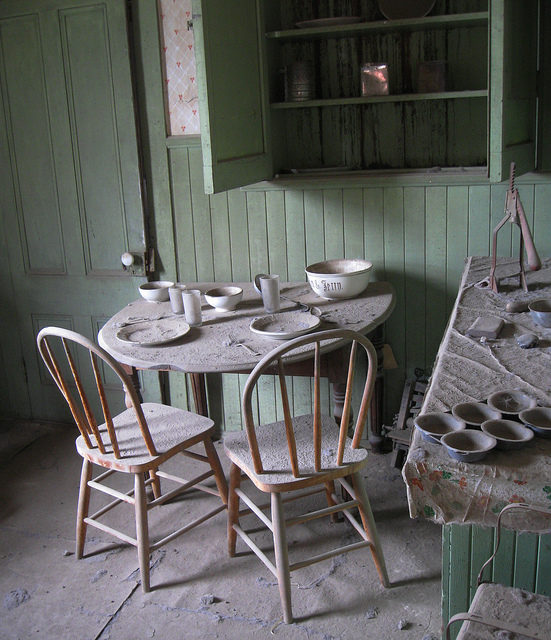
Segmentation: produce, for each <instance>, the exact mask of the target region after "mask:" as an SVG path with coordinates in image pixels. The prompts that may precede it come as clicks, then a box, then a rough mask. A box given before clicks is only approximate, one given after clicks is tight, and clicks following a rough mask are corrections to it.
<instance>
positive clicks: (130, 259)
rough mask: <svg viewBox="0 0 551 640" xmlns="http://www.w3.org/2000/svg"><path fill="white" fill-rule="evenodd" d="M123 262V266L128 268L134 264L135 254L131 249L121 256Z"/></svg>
mask: <svg viewBox="0 0 551 640" xmlns="http://www.w3.org/2000/svg"><path fill="white" fill-rule="evenodd" d="M121 262H122V264H123V268H124V269H127V268H128V267H131V266H132V265H133V264H134V256H133V255H132V254H131V253H130V252H129V251H125V252H124V253H123V254H122V256H121Z"/></svg>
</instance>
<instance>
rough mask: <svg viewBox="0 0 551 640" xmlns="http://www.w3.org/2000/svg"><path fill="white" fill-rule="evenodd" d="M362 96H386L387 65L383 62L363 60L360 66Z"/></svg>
mask: <svg viewBox="0 0 551 640" xmlns="http://www.w3.org/2000/svg"><path fill="white" fill-rule="evenodd" d="M361 86H362V96H364V97H366V96H386V95H388V94H389V90H388V65H387V64H386V63H385V62H365V63H364V64H362V67H361Z"/></svg>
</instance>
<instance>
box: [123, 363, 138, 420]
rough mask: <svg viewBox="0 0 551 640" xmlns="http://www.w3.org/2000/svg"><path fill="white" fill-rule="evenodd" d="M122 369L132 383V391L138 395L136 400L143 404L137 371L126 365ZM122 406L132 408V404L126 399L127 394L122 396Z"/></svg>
mask: <svg viewBox="0 0 551 640" xmlns="http://www.w3.org/2000/svg"><path fill="white" fill-rule="evenodd" d="M122 368H123V369H124V370H125V371H126V373H127V374H128V376H129V378H130V380H131V381H132V386H133V387H134V390H135V391H136V393H137V395H138V400H139V401H140V402H143V398H142V390H141V388H140V378H139V376H138V370H137V369H136V368H135V367H132V366H130V365H128V364H123V365H122ZM124 404H125V405H126V408H127V409H131V408H132V402H131V401H130V398H129V397H128V394H127V393H125V394H124Z"/></svg>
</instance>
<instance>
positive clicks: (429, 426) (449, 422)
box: [413, 411, 467, 444]
mask: <svg viewBox="0 0 551 640" xmlns="http://www.w3.org/2000/svg"><path fill="white" fill-rule="evenodd" d="M413 424H414V425H415V426H416V427H417V429H419V431H420V432H421V433H422V434H423V439H424V440H427V441H428V442H434V443H437V444H439V443H440V438H441V437H442V436H443V435H444V434H446V433H450V432H451V431H460V430H462V429H465V428H466V427H467V425H466V424H465V422H464V421H463V420H460V419H459V418H456V417H455V416H453V415H452V414H451V413H442V412H438V411H433V412H429V413H423V414H421V415H419V416H417V417H416V418H415V420H414V421H413Z"/></svg>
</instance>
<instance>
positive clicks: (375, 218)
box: [363, 187, 385, 280]
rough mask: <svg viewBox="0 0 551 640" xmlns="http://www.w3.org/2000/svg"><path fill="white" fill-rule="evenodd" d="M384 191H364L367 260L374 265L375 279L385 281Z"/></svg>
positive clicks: (372, 189) (379, 189)
mask: <svg viewBox="0 0 551 640" xmlns="http://www.w3.org/2000/svg"><path fill="white" fill-rule="evenodd" d="M383 197H384V191H383V189H381V188H380V187H379V188H371V189H364V190H363V219H364V246H365V257H366V260H370V261H371V262H372V263H373V278H374V279H376V280H384V279H385V245H384V238H385V230H384V209H383Z"/></svg>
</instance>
